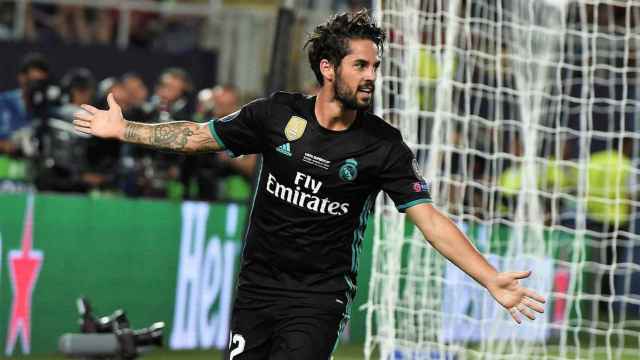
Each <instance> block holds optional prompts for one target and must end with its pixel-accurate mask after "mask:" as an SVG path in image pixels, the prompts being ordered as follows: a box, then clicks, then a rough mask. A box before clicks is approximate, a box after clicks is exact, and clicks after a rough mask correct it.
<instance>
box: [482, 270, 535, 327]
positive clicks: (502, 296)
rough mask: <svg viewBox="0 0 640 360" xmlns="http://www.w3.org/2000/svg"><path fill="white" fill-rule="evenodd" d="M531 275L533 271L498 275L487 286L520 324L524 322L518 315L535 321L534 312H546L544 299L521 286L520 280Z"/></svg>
mask: <svg viewBox="0 0 640 360" xmlns="http://www.w3.org/2000/svg"><path fill="white" fill-rule="evenodd" d="M529 275H531V271H521V272H502V273H498V274H497V275H496V277H495V278H494V279H493V280H492V282H491V283H490V284H489V286H487V288H488V289H489V292H490V293H491V295H492V296H493V297H494V298H495V299H496V301H497V302H498V303H500V305H502V306H504V307H505V309H507V310H508V311H509V313H510V314H511V317H512V318H513V320H515V321H516V322H517V323H518V324H519V323H521V322H522V320H521V319H520V316H519V315H518V313H520V314H522V315H524V316H526V317H528V318H529V319H531V320H533V319H535V318H536V316H535V314H534V311H535V312H538V313H543V312H544V307H543V306H542V304H544V302H545V299H544V297H542V296H541V295H538V294H536V293H535V292H534V291H533V290H531V289H527V288H525V287H523V286H522V285H520V281H519V280H521V279H525V278H528V277H529Z"/></svg>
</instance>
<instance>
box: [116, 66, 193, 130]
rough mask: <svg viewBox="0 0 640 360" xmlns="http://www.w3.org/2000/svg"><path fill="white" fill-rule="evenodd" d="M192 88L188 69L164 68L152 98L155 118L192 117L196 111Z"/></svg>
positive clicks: (161, 120) (159, 119)
mask: <svg viewBox="0 0 640 360" xmlns="http://www.w3.org/2000/svg"><path fill="white" fill-rule="evenodd" d="M192 89H193V85H192V82H191V77H190V76H189V74H187V72H186V71H184V70H183V69H180V68H169V69H166V70H164V71H163V72H162V75H160V78H159V80H158V84H157V86H156V91H155V95H154V96H153V97H152V98H151V104H152V109H153V110H152V111H153V112H154V115H153V116H152V118H153V120H154V121H155V122H167V121H171V120H184V119H190V118H191V116H192V115H193V112H194V108H193V103H192V99H191V92H192ZM114 95H115V94H114ZM116 101H117V98H116Z"/></svg>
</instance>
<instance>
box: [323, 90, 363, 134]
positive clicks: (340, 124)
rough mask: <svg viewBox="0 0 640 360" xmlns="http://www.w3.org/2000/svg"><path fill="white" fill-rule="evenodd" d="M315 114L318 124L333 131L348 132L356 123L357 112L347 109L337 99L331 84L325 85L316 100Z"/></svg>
mask: <svg viewBox="0 0 640 360" xmlns="http://www.w3.org/2000/svg"><path fill="white" fill-rule="evenodd" d="M315 114H316V118H317V119H318V123H319V124H320V126H322V127H323V128H325V129H328V130H333V131H343V130H347V129H348V128H349V127H350V126H351V125H352V124H353V122H354V121H356V114H357V111H356V110H352V109H345V107H344V105H343V104H342V103H341V102H340V101H339V100H338V99H336V97H335V93H334V91H333V88H332V87H331V85H330V84H328V83H325V84H324V86H323V87H322V89H321V90H320V92H319V93H318V97H317V99H316V106H315Z"/></svg>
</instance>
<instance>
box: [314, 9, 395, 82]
mask: <svg viewBox="0 0 640 360" xmlns="http://www.w3.org/2000/svg"><path fill="white" fill-rule="evenodd" d="M351 39H365V40H371V41H373V42H374V43H375V44H376V45H377V46H378V49H379V51H380V54H382V50H383V43H384V39H385V32H384V30H382V29H381V28H379V27H378V26H377V25H376V24H375V23H374V22H373V19H371V17H370V16H369V12H368V11H367V10H366V9H363V10H360V11H358V12H356V13H343V14H336V15H334V16H332V17H330V18H329V20H327V22H326V23H324V24H322V25H318V26H317V27H316V28H315V29H314V30H313V33H311V34H310V35H309V40H307V42H306V44H305V45H304V48H305V49H306V48H307V47H308V55H309V65H310V66H311V70H313V73H314V74H315V75H316V79H317V80H318V83H320V85H323V84H324V79H323V77H322V73H321V72H320V60H322V59H327V60H329V62H330V63H331V64H333V66H334V67H335V68H338V66H339V65H340V62H341V61H342V58H344V57H345V56H347V55H348V54H349V40H351Z"/></svg>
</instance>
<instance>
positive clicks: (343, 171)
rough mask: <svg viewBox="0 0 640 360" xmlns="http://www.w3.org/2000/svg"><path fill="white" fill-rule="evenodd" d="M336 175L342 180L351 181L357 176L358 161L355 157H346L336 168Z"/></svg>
mask: <svg viewBox="0 0 640 360" xmlns="http://www.w3.org/2000/svg"><path fill="white" fill-rule="evenodd" d="M338 176H340V179H342V180H343V181H353V180H355V179H356V178H357V177H358V162H357V161H356V160H355V159H347V160H345V162H344V164H342V166H340V169H339V170H338Z"/></svg>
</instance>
